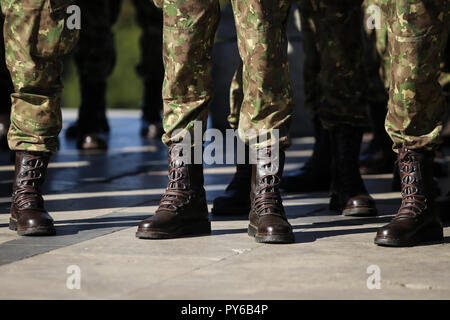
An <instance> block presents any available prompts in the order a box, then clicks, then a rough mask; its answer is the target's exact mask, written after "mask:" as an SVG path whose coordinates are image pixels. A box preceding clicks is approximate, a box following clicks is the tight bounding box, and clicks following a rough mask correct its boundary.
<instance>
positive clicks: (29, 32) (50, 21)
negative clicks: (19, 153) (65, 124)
mask: <svg viewBox="0 0 450 320" xmlns="http://www.w3.org/2000/svg"><path fill="white" fill-rule="evenodd" d="M70 3H71V1H68V0H20V1H19V0H1V7H2V11H3V14H4V16H5V24H4V40H5V51H6V65H7V66H8V69H9V71H10V73H11V78H12V82H13V84H14V90H15V93H13V94H12V96H11V97H12V110H11V126H10V129H9V133H8V142H9V147H10V148H11V150H25V151H42V152H55V151H56V150H57V146H58V134H59V132H60V130H61V126H62V120H61V110H60V104H61V91H62V88H63V85H62V83H61V69H62V64H61V61H60V58H61V56H63V55H64V54H67V53H69V52H70V51H71V50H72V49H73V47H74V46H75V44H76V41H77V37H78V34H79V31H78V30H75V29H74V30H69V29H68V28H67V27H66V19H67V14H66V8H67V6H68V5H69V4H70Z"/></svg>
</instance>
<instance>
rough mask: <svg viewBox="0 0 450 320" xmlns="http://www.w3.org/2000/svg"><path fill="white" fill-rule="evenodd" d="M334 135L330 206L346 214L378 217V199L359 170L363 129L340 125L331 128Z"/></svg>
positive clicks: (332, 138)
mask: <svg viewBox="0 0 450 320" xmlns="http://www.w3.org/2000/svg"><path fill="white" fill-rule="evenodd" d="M330 134H331V145H332V157H333V164H332V175H333V181H332V186H331V200H330V209H331V210H334V211H339V212H342V214H343V215H345V216H375V215H376V214H377V210H376V208H375V202H374V200H373V199H372V197H371V196H370V195H369V193H368V192H367V189H366V187H365V185H364V181H363V180H362V178H361V174H360V172H359V163H358V157H359V152H360V148H361V142H362V136H363V129H362V128H358V127H352V126H349V125H340V126H336V127H335V128H333V129H332V130H330Z"/></svg>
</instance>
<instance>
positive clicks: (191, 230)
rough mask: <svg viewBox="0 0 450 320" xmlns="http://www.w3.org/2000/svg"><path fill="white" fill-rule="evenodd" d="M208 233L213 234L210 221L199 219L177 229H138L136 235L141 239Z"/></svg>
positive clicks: (171, 237) (170, 237)
mask: <svg viewBox="0 0 450 320" xmlns="http://www.w3.org/2000/svg"><path fill="white" fill-rule="evenodd" d="M203 234H204V235H207V234H211V222H210V221H198V222H193V223H191V224H189V225H184V226H181V227H180V228H178V229H177V230H175V231H170V232H167V231H160V230H158V231H156V230H155V231H138V232H136V237H137V238H139V239H174V238H179V237H182V236H186V235H203Z"/></svg>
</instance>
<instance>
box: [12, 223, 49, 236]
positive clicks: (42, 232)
mask: <svg viewBox="0 0 450 320" xmlns="http://www.w3.org/2000/svg"><path fill="white" fill-rule="evenodd" d="M9 229H10V230H12V231H17V234H18V235H19V236H28V237H45V236H54V235H55V234H56V229H55V227H38V228H29V229H26V230H19V228H18V227H17V221H15V220H13V219H9Z"/></svg>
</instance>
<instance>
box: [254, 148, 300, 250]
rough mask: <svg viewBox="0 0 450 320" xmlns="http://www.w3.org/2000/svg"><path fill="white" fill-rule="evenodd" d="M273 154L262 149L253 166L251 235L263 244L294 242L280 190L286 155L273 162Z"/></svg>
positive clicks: (281, 152)
mask: <svg viewBox="0 0 450 320" xmlns="http://www.w3.org/2000/svg"><path fill="white" fill-rule="evenodd" d="M271 152H272V151H271V149H270V148H264V149H260V150H258V151H257V163H256V164H254V165H252V185H251V205H252V206H251V210H250V215H249V220H250V223H249V226H248V234H249V236H251V237H255V240H256V242H260V243H293V242H295V238H294V234H293V232H292V226H291V225H290V224H289V222H288V220H287V218H286V214H285V212H284V208H283V203H282V200H281V195H280V190H279V184H280V181H281V177H282V175H283V167H284V158H285V154H284V152H283V151H280V152H279V155H276V156H273V159H271ZM275 157H278V163H276V158H275ZM273 160H275V161H273Z"/></svg>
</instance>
